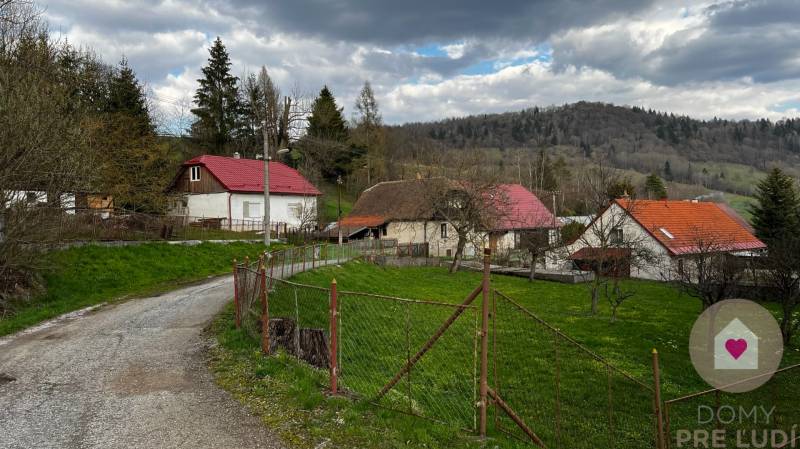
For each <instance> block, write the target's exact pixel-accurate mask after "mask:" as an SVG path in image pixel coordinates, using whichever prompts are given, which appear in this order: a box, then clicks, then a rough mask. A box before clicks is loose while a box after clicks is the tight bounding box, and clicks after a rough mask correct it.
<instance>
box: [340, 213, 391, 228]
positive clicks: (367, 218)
mask: <svg viewBox="0 0 800 449" xmlns="http://www.w3.org/2000/svg"><path fill="white" fill-rule="evenodd" d="M385 222H386V218H385V217H381V216H380V215H351V216H347V217H344V218H342V220H341V222H340V224H341V226H342V227H343V228H344V227H348V228H355V227H363V228H374V227H376V226H380V225H382V224H384V223H385Z"/></svg>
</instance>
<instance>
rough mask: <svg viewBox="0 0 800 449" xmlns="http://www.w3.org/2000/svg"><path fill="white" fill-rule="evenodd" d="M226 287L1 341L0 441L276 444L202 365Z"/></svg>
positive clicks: (116, 309) (210, 286) (11, 444)
mask: <svg viewBox="0 0 800 449" xmlns="http://www.w3.org/2000/svg"><path fill="white" fill-rule="evenodd" d="M231 292H232V279H231V277H226V278H217V279H213V280H210V281H208V282H205V283H203V284H199V285H194V286H191V287H187V288H183V289H180V290H176V291H173V292H170V293H166V294H163V295H159V296H154V297H150V298H145V299H137V300H132V301H128V302H124V303H120V304H115V305H111V306H106V307H101V308H100V309H98V310H94V311H91V312H89V313H87V314H85V315H83V316H77V317H75V316H73V317H71V318H68V319H66V320H62V321H60V322H58V323H56V324H54V325H52V326H49V327H44V328H42V329H39V330H37V331H34V332H29V333H26V334H21V335H18V336H16V337H13V338H11V339H6V340H4V341H0V448H15V449H16V448H37V449H41V448H104V449H108V448H184V447H185V448H270V449H272V448H276V449H277V448H283V447H284V445H283V444H282V443H281V442H280V440H279V439H278V438H277V437H276V436H275V435H273V434H271V433H270V431H269V430H268V429H266V427H264V425H263V424H262V423H261V422H260V421H259V420H258V418H256V417H254V416H251V415H250V414H248V413H247V411H246V410H245V409H244V408H243V407H242V406H241V405H240V404H239V403H238V402H236V400H234V399H233V398H231V397H230V396H229V395H228V394H227V393H226V392H224V391H223V390H221V389H220V388H218V387H217V386H216V385H215V384H214V380H213V377H212V375H211V373H210V372H209V371H208V369H207V368H206V354H207V351H206V350H207V348H208V346H209V344H211V343H210V342H209V340H208V339H207V338H206V337H205V336H204V334H203V328H204V327H205V326H206V325H207V324H208V323H209V322H210V321H211V319H212V318H213V317H214V315H215V314H217V313H218V312H219V311H220V310H221V309H222V307H223V306H224V305H225V302H226V301H228V300H229V299H230V297H231Z"/></svg>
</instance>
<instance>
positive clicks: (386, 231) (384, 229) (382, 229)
mask: <svg viewBox="0 0 800 449" xmlns="http://www.w3.org/2000/svg"><path fill="white" fill-rule="evenodd" d="M381 234H383V236H384V237H386V236H387V235H389V228H388V226H384V227H382V228H381Z"/></svg>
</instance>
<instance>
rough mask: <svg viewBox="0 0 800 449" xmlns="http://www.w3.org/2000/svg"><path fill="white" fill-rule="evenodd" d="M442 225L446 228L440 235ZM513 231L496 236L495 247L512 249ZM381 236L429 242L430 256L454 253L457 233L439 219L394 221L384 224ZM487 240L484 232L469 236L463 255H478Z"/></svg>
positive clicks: (513, 243)
mask: <svg viewBox="0 0 800 449" xmlns="http://www.w3.org/2000/svg"><path fill="white" fill-rule="evenodd" d="M442 226H444V227H445V228H446V232H445V235H442ZM515 232H516V231H509V232H505V233H503V234H501V235H499V236H498V238H497V249H498V250H506V249H512V248H514V245H515ZM382 238H387V239H397V241H398V242H399V243H424V242H428V243H429V251H430V254H431V255H432V256H437V257H438V256H442V257H444V256H447V255H448V251H449V252H450V255H454V254H455V253H456V250H457V249H458V234H457V233H456V230H455V228H454V227H453V226H452V225H450V224H449V223H447V222H443V221H442V222H440V221H428V222H423V221H394V222H390V223H389V224H387V225H386V235H384V236H382ZM487 242H488V240H487V237H486V234H484V233H480V234H476V235H473V236H471V237H470V238H469V241H468V242H467V244H466V246H465V247H464V255H465V256H467V257H473V256H476V255H480V254H481V253H482V251H483V247H484V245H485V244H486V243H487Z"/></svg>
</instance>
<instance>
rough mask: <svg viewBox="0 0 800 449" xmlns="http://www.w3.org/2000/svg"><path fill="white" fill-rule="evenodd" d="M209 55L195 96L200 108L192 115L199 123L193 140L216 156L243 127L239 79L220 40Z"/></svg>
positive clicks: (193, 130)
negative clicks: (232, 69)
mask: <svg viewBox="0 0 800 449" xmlns="http://www.w3.org/2000/svg"><path fill="white" fill-rule="evenodd" d="M209 55H210V56H209V58H208V64H207V65H206V66H205V67H203V78H201V79H199V80H197V81H198V82H199V83H200V87H199V88H198V89H197V92H196V93H195V94H194V101H195V103H196V104H197V107H196V108H195V109H192V113H193V114H194V115H196V116H197V121H196V122H194V123H193V124H192V137H193V138H195V139H196V140H197V141H198V142H199V143H200V144H201V145H203V146H205V147H206V148H208V149H209V150H210V151H211V152H212V153H214V154H224V153H225V152H226V148H227V147H228V145H229V144H230V143H231V141H232V140H233V139H234V137H235V136H236V130H237V129H238V128H239V127H240V126H241V120H240V115H241V112H242V108H241V107H240V102H239V91H238V87H237V81H238V78H237V77H235V76H233V75H231V61H230V56H228V51H227V50H226V49H225V45H223V44H222V40H221V39H220V38H219V37H217V39H216V40H215V41H214V44H213V45H212V46H211V49H210V50H209Z"/></svg>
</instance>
